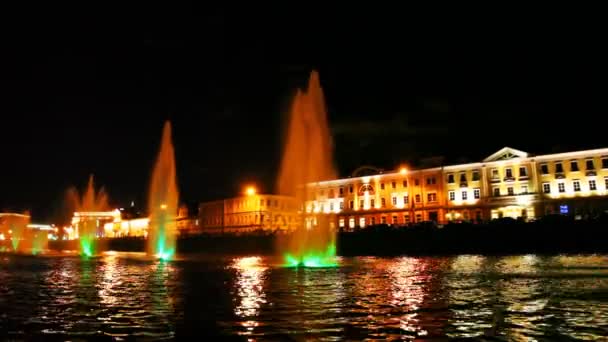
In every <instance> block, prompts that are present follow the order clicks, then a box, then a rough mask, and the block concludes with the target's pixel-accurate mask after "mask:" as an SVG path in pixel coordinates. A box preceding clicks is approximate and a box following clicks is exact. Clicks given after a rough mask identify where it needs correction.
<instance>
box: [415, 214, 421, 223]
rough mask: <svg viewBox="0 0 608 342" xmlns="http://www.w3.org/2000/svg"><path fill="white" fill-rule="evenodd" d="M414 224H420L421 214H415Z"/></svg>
mask: <svg viewBox="0 0 608 342" xmlns="http://www.w3.org/2000/svg"><path fill="white" fill-rule="evenodd" d="M416 222H422V214H416Z"/></svg>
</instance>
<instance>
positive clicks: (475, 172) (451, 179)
mask: <svg viewBox="0 0 608 342" xmlns="http://www.w3.org/2000/svg"><path fill="white" fill-rule="evenodd" d="M471 180H472V181H473V182H476V181H478V180H479V170H473V172H472V175H471ZM447 181H448V184H452V183H455V181H454V174H453V173H448V180H447ZM466 182H467V174H466V172H461V173H460V183H466Z"/></svg>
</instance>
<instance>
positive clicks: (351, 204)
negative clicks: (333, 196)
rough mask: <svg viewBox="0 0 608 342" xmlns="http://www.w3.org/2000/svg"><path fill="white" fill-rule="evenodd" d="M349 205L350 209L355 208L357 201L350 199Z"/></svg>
mask: <svg viewBox="0 0 608 342" xmlns="http://www.w3.org/2000/svg"><path fill="white" fill-rule="evenodd" d="M348 207H349V208H350V209H354V208H355V203H354V202H353V201H350V202H349V204H348Z"/></svg>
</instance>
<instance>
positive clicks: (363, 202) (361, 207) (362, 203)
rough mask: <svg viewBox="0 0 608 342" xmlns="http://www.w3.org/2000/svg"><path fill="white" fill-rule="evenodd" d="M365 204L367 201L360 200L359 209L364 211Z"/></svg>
mask: <svg viewBox="0 0 608 342" xmlns="http://www.w3.org/2000/svg"><path fill="white" fill-rule="evenodd" d="M364 204H365V201H364V200H360V201H359V209H363V206H364Z"/></svg>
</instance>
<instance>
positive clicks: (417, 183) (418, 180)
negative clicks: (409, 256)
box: [414, 178, 420, 186]
mask: <svg viewBox="0 0 608 342" xmlns="http://www.w3.org/2000/svg"><path fill="white" fill-rule="evenodd" d="M414 185H415V186H419V185H420V179H418V178H416V179H414Z"/></svg>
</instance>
